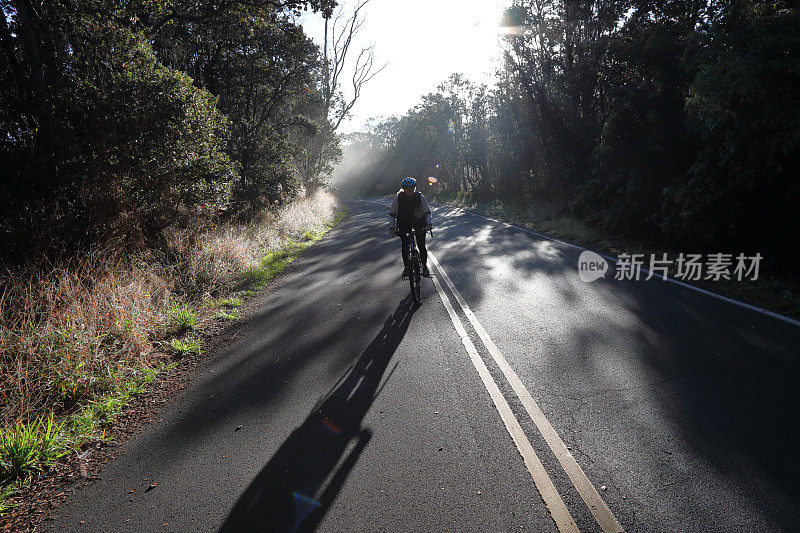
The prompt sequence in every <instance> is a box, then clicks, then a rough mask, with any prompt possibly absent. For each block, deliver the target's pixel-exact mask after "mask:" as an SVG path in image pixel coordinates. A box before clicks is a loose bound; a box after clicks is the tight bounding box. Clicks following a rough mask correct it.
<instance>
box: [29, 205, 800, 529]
mask: <svg viewBox="0 0 800 533" xmlns="http://www.w3.org/2000/svg"><path fill="white" fill-rule="evenodd" d="M348 204H349V207H350V216H348V217H347V218H346V219H345V220H344V221H343V222H342V223H341V224H340V225H338V226H337V227H336V228H334V229H333V230H332V231H331V232H329V233H328V234H327V235H326V236H325V237H324V239H323V240H322V241H321V242H320V243H318V244H317V245H315V246H314V247H312V248H311V249H309V250H308V251H307V252H306V253H305V254H304V255H303V256H302V257H301V258H300V259H298V260H297V261H296V262H295V263H293V264H292V265H291V266H290V267H289V268H288V270H287V272H286V273H285V274H284V275H282V276H281V277H280V278H279V279H278V280H276V281H275V282H274V283H273V284H272V285H271V286H270V288H269V289H268V290H267V291H266V292H265V294H263V295H262V296H260V297H259V298H258V299H257V300H256V301H255V302H253V304H252V305H253V306H254V309H255V311H254V312H253V313H251V314H250V316H249V318H248V319H247V320H245V321H243V322H241V323H239V324H237V325H236V326H235V327H234V328H233V330H232V331H231V333H230V335H229V337H230V340H229V341H228V342H227V343H226V344H225V345H224V347H223V348H221V349H218V350H217V351H215V352H214V353H212V354H210V355H209V357H208V359H207V361H205V362H204V363H203V364H201V366H200V367H199V369H198V371H197V377H196V379H195V380H194V382H193V384H192V385H191V386H190V387H188V388H187V389H186V390H184V391H183V392H181V393H180V394H179V395H178V397H177V398H176V399H175V401H174V402H172V404H171V405H170V406H169V407H168V408H167V409H166V410H165V411H164V412H162V413H161V418H162V420H161V421H160V422H158V423H155V424H153V425H151V426H150V427H148V428H147V429H146V430H145V431H144V432H143V433H141V434H140V435H138V436H137V437H135V438H134V439H132V441H130V442H129V443H128V444H127V445H126V447H125V449H124V451H122V452H121V454H120V456H119V458H118V459H116V460H115V461H114V462H113V463H111V464H109V465H107V466H106V467H105V468H104V470H103V471H102V473H101V476H102V478H101V479H100V480H99V481H97V482H95V483H94V484H92V485H91V486H89V487H88V488H86V489H83V490H80V491H78V492H77V493H75V494H73V495H72V496H71V497H70V499H69V500H68V501H67V502H65V503H64V504H63V505H62V506H61V507H60V508H59V509H58V515H57V518H56V520H55V521H53V522H50V523H48V524H46V525H45V528H46V530H47V531H62V530H66V531H132V532H133V531H135V532H141V531H225V532H229V531H230V532H234V531H311V530H319V531H536V532H548V531H559V530H560V531H614V530H617V529H624V530H625V531H629V532H633V531H642V532H650V531H669V532H674V531H703V532H708V531H720V532H723V531H724V532H734V531H759V532H768V531H798V530H800V460H798V458H797V457H796V453H797V451H798V450H800V429H798V421H799V420H800V417H799V416H798V414H799V412H800V387H798V383H799V382H800V381H799V380H800V363H799V362H800V327H798V326H796V325H793V324H791V323H787V322H783V321H781V320H778V319H776V318H774V317H770V316H766V315H763V314H760V313H758V312H756V311H753V310H751V309H746V308H743V307H741V306H737V305H734V304H731V303H728V302H724V301H721V300H718V299H715V298H713V297H711V296H708V295H705V294H701V293H698V292H696V291H692V290H689V289H687V288H684V287H680V286H677V285H675V284H673V283H667V282H663V281H656V280H651V281H615V280H613V279H601V280H598V281H595V282H593V283H584V282H582V281H581V280H580V278H579V276H578V272H577V262H578V255H579V253H580V250H579V249H576V248H574V247H570V246H567V245H565V244H562V243H559V242H555V241H552V240H548V239H545V238H543V237H541V236H537V235H534V234H531V233H529V232H525V231H523V230H521V229H519V228H514V227H510V226H508V225H504V224H500V223H497V222H494V221H491V220H488V219H486V218H483V217H480V216H477V215H473V214H470V213H467V212H464V211H461V210H458V209H452V208H447V207H438V208H435V212H434V223H435V229H434V235H433V238H432V239H429V250H430V251H431V253H432V258H431V259H429V264H430V265H431V266H432V267H433V268H432V269H431V271H432V274H433V275H434V276H435V279H430V280H427V279H426V280H424V282H423V296H424V297H425V298H424V301H423V303H422V305H421V306H419V307H418V308H415V307H414V306H413V305H412V304H411V302H410V301H409V299H408V297H407V296H408V285H407V284H406V283H403V282H402V281H401V280H400V271H401V270H402V265H401V261H400V257H399V240H398V239H396V238H390V237H389V236H388V235H387V234H386V219H387V217H386V212H387V208H388V205H387V203H386V202H384V201H365V200H353V201H349V202H348ZM152 483H156V486H155V487H154V488H153V489H152V490H149V491H148V490H146V489H147V488H148V487H149V486H150V485H151V484H152ZM130 491H134V492H130ZM545 502H547V503H545Z"/></svg>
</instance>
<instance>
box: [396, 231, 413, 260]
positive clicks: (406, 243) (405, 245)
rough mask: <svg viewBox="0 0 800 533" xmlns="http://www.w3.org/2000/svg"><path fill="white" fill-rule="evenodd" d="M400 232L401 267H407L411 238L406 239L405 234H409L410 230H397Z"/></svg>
mask: <svg viewBox="0 0 800 533" xmlns="http://www.w3.org/2000/svg"><path fill="white" fill-rule="evenodd" d="M398 231H399V232H400V254H401V255H402V256H403V266H405V267H406V268H408V267H409V265H410V263H409V260H408V249H409V248H410V247H411V237H406V233H408V232H410V231H411V229H410V228H403V227H400V228H398Z"/></svg>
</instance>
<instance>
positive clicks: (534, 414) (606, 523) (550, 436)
mask: <svg viewBox="0 0 800 533" xmlns="http://www.w3.org/2000/svg"><path fill="white" fill-rule="evenodd" d="M428 257H430V258H431V259H432V260H433V263H434V264H435V265H436V268H437V269H438V270H439V272H441V274H442V278H443V279H444V281H445V283H446V284H447V286H448V287H449V288H450V290H451V291H452V292H453V295H454V296H455V297H456V300H457V301H458V304H459V305H460V306H461V310H462V311H463V312H464V314H465V315H466V316H467V319H469V321H470V323H471V324H472V327H473V328H475V332H476V333H477V334H478V337H480V339H481V341H482V342H483V344H484V345H485V346H486V349H487V350H489V353H490V354H491V356H492V358H493V359H494V361H495V363H497V366H498V367H500V370H501V371H502V372H503V375H504V376H505V377H506V379H507V380H508V382H509V383H510V384H511V388H512V389H513V390H514V393H515V394H516V395H517V397H518V398H519V399H520V401H521V402H522V405H523V406H524V407H525V410H526V411H527V412H528V415H529V416H530V417H531V420H533V423H534V424H536V427H537V428H538V429H539V432H540V433H541V434H542V437H544V440H545V441H546V442H547V445H548V446H550V449H551V450H552V451H553V453H554V454H555V456H556V458H557V459H558V462H559V463H561V467H562V468H563V469H564V471H565V472H566V473H567V476H569V479H570V481H572V484H573V485H574V486H575V488H576V489H577V490H578V493H579V494H580V495H581V498H582V499H583V501H584V502H585V503H586V506H587V507H588V508H589V511H591V513H592V515H593V516H594V518H595V520H597V523H598V524H600V527H601V528H602V529H603V531H604V532H605V533H621V532H622V531H623V529H622V525H621V524H620V523H619V521H618V520H617V518H616V517H615V516H614V514H613V513H612V512H611V510H610V509H609V508H608V506H607V505H606V503H605V502H604V501H603V499H602V498H601V497H600V494H599V493H598V492H597V489H595V488H594V485H592V482H591V481H589V478H588V477H586V473H585V472H584V471H583V469H582V468H581V467H580V465H579V464H578V462H577V461H575V458H574V457H573V456H572V453H570V451H569V450H568V449H567V446H566V445H565V444H564V441H562V440H561V438H560V437H559V436H558V433H556V430H555V429H553V426H552V425H551V424H550V421H549V420H547V417H545V416H544V413H543V412H542V410H541V409H540V408H539V406H538V405H537V404H536V402H535V401H534V399H533V398H532V397H531V395H530V393H529V392H528V389H527V388H525V385H524V384H523V383H522V381H521V380H520V379H519V376H517V373H516V372H514V370H513V369H512V368H511V366H510V365H509V364H508V361H507V360H506V358H505V356H504V355H503V354H502V353H501V352H500V350H499V349H498V348H497V346H496V345H495V343H494V342H493V341H492V339H491V337H489V334H488V333H486V330H485V329H484V328H483V326H482V325H481V323H480V322H478V319H477V318H476V317H475V315H474V314H473V312H472V310H471V309H470V308H469V306H468V305H467V303H466V302H465V301H464V298H462V297H461V293H460V292H458V289H456V288H455V286H454V285H453V282H452V281H451V280H450V276H448V275H447V272H445V271H444V269H443V268H442V265H440V264H439V261H437V260H436V257H434V255H433V254H432V253H431V252H430V251H428Z"/></svg>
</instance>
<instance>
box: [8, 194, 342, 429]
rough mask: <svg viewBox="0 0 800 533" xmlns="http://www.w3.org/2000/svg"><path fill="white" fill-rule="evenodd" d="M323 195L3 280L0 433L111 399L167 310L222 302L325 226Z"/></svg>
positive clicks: (157, 334) (140, 361)
mask: <svg viewBox="0 0 800 533" xmlns="http://www.w3.org/2000/svg"><path fill="white" fill-rule="evenodd" d="M336 207H337V203H336V199H335V198H334V197H333V196H332V195H330V194H329V193H325V192H320V193H318V194H316V195H315V196H314V197H313V198H308V199H301V200H298V201H296V202H294V203H292V204H290V205H289V206H288V207H287V208H285V209H284V210H283V211H282V212H281V213H279V214H277V215H270V214H265V215H262V216H261V217H260V218H259V219H258V220H256V221H254V222H251V223H249V224H247V225H240V224H225V225H221V226H218V227H216V228H212V229H208V230H206V231H202V232H200V231H190V230H182V231H174V232H172V233H170V234H169V235H167V236H166V245H165V247H164V248H165V249H163V250H160V251H158V252H155V251H147V252H144V253H140V254H138V255H136V256H134V257H127V258H124V259H120V258H118V257H115V255H114V254H113V253H111V252H110V251H109V250H103V251H97V252H93V253H91V254H88V255H87V256H86V257H85V258H84V259H83V260H82V261H80V262H79V263H77V264H73V265H70V266H66V265H48V266H47V267H46V268H43V267H42V266H41V265H38V266H37V267H29V268H27V269H20V270H17V271H15V272H8V273H6V274H5V275H4V276H2V278H0V319H1V320H0V426H6V427H8V426H10V425H11V424H13V423H15V422H16V421H18V420H32V419H35V418H36V417H37V416H39V415H41V414H43V413H51V412H56V413H57V414H62V413H67V412H70V411H72V410H74V409H75V408H76V407H77V406H79V405H82V404H85V403H86V402H88V401H90V400H91V399H92V398H95V397H97V396H98V395H102V394H104V393H107V392H109V391H113V390H114V388H115V386H116V384H117V383H118V382H119V381H120V380H124V379H126V377H127V376H129V375H130V374H131V373H132V372H133V371H134V369H135V368H137V367H141V366H142V365H146V364H147V363H148V360H149V358H150V357H151V355H152V354H153V352H154V351H155V345H154V342H157V341H159V340H164V339H165V337H166V336H167V335H168V334H169V333H168V332H169V327H168V315H169V310H170V309H171V308H173V307H174V306H175V305H183V306H188V307H189V308H199V307H200V306H201V303H202V302H203V301H206V300H208V299H209V298H211V297H220V296H224V295H225V294H226V291H228V290H229V289H230V288H231V287H232V286H233V285H234V284H235V283H237V282H239V281H240V280H241V279H242V273H243V272H246V271H247V270H248V269H251V268H253V267H255V266H257V265H258V263H259V261H260V260H261V258H263V257H264V256H265V255H266V254H267V253H268V252H269V251H270V250H272V249H275V248H277V247H279V246H280V244H281V243H282V242H283V241H284V239H285V238H287V237H298V236H300V235H301V234H302V233H303V232H304V231H306V230H307V229H310V228H320V227H322V226H324V225H325V224H326V223H328V222H330V221H331V220H332V219H333V217H334V215H335V211H336Z"/></svg>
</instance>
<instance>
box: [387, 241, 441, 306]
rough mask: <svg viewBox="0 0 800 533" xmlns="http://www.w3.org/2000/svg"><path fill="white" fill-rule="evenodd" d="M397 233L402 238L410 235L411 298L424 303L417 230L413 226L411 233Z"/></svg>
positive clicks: (417, 303) (409, 281) (409, 278)
mask: <svg viewBox="0 0 800 533" xmlns="http://www.w3.org/2000/svg"><path fill="white" fill-rule="evenodd" d="M395 235H397V236H398V237H401V238H402V237H403V236H405V237H410V239H408V240H409V242H410V244H409V246H410V247H411V249H410V250H409V251H408V260H409V262H410V263H411V275H410V276H408V283H409V285H410V286H411V298H412V299H413V300H414V303H415V304H416V305H419V304H420V303H422V294H421V293H422V289H421V285H422V283H421V280H422V259H421V258H420V256H419V250H417V239H416V232H415V231H414V228H411V232H410V233H405V234H403V235H401V234H399V233H396V234H395ZM431 237H433V231H431Z"/></svg>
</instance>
